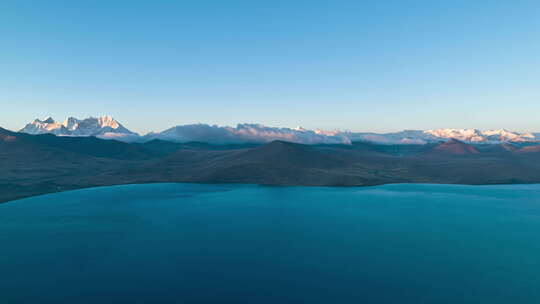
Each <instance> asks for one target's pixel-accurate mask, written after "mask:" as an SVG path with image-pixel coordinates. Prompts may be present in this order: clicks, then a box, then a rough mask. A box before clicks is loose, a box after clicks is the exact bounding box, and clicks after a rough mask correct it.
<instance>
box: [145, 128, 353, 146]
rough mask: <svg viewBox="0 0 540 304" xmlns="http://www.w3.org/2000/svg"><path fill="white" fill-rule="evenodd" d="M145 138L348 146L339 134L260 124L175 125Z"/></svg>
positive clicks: (344, 138) (221, 142)
mask: <svg viewBox="0 0 540 304" xmlns="http://www.w3.org/2000/svg"><path fill="white" fill-rule="evenodd" d="M145 139H147V140H152V139H162V140H170V141H177V142H190V141H200V142H207V143H213V144H231V143H265V142H270V141H273V140H284V141H290V142H296V143H302V144H351V141H350V139H349V138H348V137H347V136H345V135H341V134H335V135H326V134H318V133H317V132H315V131H312V130H306V129H302V128H298V129H291V128H274V127H267V126H263V125H260V124H238V125H237V126H236V127H228V126H224V127H221V126H217V125H207V124H192V125H183V126H176V127H173V128H170V129H168V130H165V131H163V132H161V133H150V134H148V135H146V136H145Z"/></svg>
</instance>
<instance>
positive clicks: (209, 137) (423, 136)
mask: <svg viewBox="0 0 540 304" xmlns="http://www.w3.org/2000/svg"><path fill="white" fill-rule="evenodd" d="M20 132H24V133H28V134H44V133H51V134H54V135H57V136H81V137H82V136H96V137H100V138H103V139H116V140H120V141H124V142H148V141H152V140H164V141H171V142H196V141H197V142H206V143H210V144H243V143H267V142H271V141H274V140H283V141H289V142H296V143H301V144H344V145H350V144H352V143H353V142H372V143H377V144H390V145H394V144H404V145H408V144H419V145H423V144H428V143H436V142H438V141H446V140H449V139H456V140H459V141H462V142H465V143H475V144H476V143H485V144H495V143H540V133H520V132H513V131H509V130H507V129H494V130H486V131H481V130H478V129H429V130H404V131H399V132H390V133H373V132H352V131H324V130H318V129H316V130H309V129H305V128H302V127H297V128H278V127H268V126H265V125H261V124H249V123H243V124H238V125H236V127H229V126H217V125H208V124H201V123H199V124H188V125H177V126H174V127H171V128H168V129H166V130H164V131H161V132H150V133H148V134H146V135H143V136H141V135H139V134H137V133H135V132H132V131H130V130H128V129H127V128H125V127H124V126H123V125H122V124H120V123H119V122H118V121H116V120H115V119H114V118H112V117H111V116H102V117H99V118H94V117H90V118H86V119H83V120H80V119H77V118H74V117H69V118H67V119H66V120H65V121H64V122H63V123H60V122H56V121H55V120H54V119H53V118H51V117H48V118H46V119H44V120H40V119H36V120H34V121H33V122H30V123H28V124H27V125H26V126H25V127H24V128H22V129H21V130H20Z"/></svg>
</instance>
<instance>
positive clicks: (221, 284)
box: [0, 184, 540, 304]
mask: <svg viewBox="0 0 540 304" xmlns="http://www.w3.org/2000/svg"><path fill="white" fill-rule="evenodd" d="M0 244H1V245H0V246H1V248H0V250H1V253H0V303H2V304H11V303H55V304H63V303H78V304H79V303H415V304H416V303H475V304H477V303H490V304H492V303H505V304H507V303H528V304H530V303H540V185H512V186H480V187H473V186H448V185H386V186H380V187H368V188H311V187H268V186H256V185H198V184H152V185H128V186H116V187H104V188H94V189H85V190H77V191H71V192H64V193H57V194H51V195H44V196H39V197H33V198H28V199H23V200H19V201H14V202H10V203H6V204H2V205H0Z"/></svg>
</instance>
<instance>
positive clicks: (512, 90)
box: [0, 0, 540, 133]
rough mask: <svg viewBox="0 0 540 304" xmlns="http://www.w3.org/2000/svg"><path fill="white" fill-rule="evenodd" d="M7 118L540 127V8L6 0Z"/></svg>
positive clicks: (0, 29)
mask: <svg viewBox="0 0 540 304" xmlns="http://www.w3.org/2000/svg"><path fill="white" fill-rule="evenodd" d="M0 69H1V71H0V113H1V115H0V126H3V127H6V128H9V129H19V128H21V127H22V126H23V125H24V124H25V123H26V122H28V121H30V120H33V119H34V118H37V117H45V116H48V115H51V116H53V117H54V118H57V119H59V120H63V119H65V118H66V117H67V116H75V117H79V118H84V117H87V116H101V115H107V114H108V115H112V116H113V117H115V118H117V119H118V120H119V121H120V122H122V123H124V125H126V127H128V128H130V129H132V130H134V131H138V132H142V133H144V132H147V131H151V130H154V131H160V130H163V129H165V128H168V127H171V126H173V125H178V124H188V123H197V122H202V123H210V124H219V125H236V123H242V122H252V123H262V124H266V125H270V126H283V127H296V126H303V127H305V128H324V129H350V130H354V131H379V132H380V131H393V130H401V129H427V128H441V127H448V128H480V129H487V128H508V129H513V130H518V131H540V119H539V116H540V1H538V0H531V1H522V0H507V1H502V0H501V1H498V0H474V1H473V0H448V1H442V0H441V1H435V0H424V1H420V0H417V1H408V0H394V1H385V0H373V1H361V0H355V1H318V0H306V1H293V0H288V1H256V0H246V1H235V0H215V1H205V0H194V1H188V0H183V1H159V0H147V1H137V0H129V1H106V0H103V1H85V0H81V1H72V0H68V1H44V0H36V1H23V0H20V1H18V0H12V1H1V2H0Z"/></svg>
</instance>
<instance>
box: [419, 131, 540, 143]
mask: <svg viewBox="0 0 540 304" xmlns="http://www.w3.org/2000/svg"><path fill="white" fill-rule="evenodd" d="M424 133H426V134H428V135H431V136H433V137H435V138H441V139H457V140H460V141H464V142H470V143H499V142H531V141H536V137H535V136H534V135H533V134H531V133H518V132H511V131H508V130H506V129H499V130H487V131H480V130H477V129H437V130H426V131H424Z"/></svg>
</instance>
